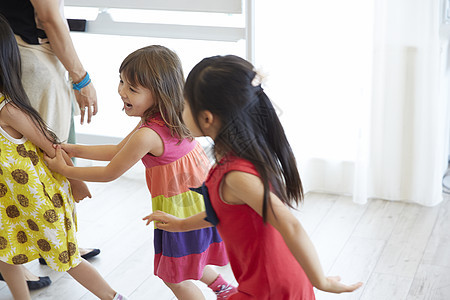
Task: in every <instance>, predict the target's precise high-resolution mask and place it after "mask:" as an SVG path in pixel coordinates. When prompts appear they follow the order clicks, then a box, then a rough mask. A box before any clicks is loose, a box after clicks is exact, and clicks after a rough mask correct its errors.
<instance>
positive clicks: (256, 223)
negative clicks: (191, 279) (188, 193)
mask: <svg viewBox="0 0 450 300" xmlns="http://www.w3.org/2000/svg"><path fill="white" fill-rule="evenodd" d="M230 171H241V172H246V173H250V174H253V175H258V172H257V171H256V169H255V167H254V166H253V164H251V163H250V162H249V161H247V160H244V159H241V158H237V157H229V156H228V157H225V158H224V159H222V160H221V162H220V163H218V164H217V165H216V166H215V167H214V168H213V169H211V170H210V172H209V174H208V177H207V179H206V182H205V186H206V189H207V192H208V193H209V198H210V199H209V200H210V202H211V203H210V205H209V204H208V203H207V211H208V213H209V214H208V217H207V219H208V218H210V217H211V211H212V210H213V212H212V214H213V215H214V213H215V215H216V217H217V219H216V221H218V223H217V225H216V227H217V230H218V231H219V233H220V236H221V237H222V239H223V241H224V242H225V247H226V250H227V254H228V258H229V260H230V264H231V268H232V270H233V273H234V276H235V278H236V280H237V282H238V283H239V286H238V290H239V292H238V293H237V294H234V295H232V296H231V297H230V298H229V299H230V300H239V299H258V300H264V299H267V300H269V299H270V300H274V299H277V300H284V299H286V300H287V299H302V300H312V299H315V296H314V291H313V287H312V285H311V282H310V281H309V279H308V277H307V276H306V274H305V272H304V271H303V269H302V267H301V266H300V264H299V263H298V262H297V260H296V259H295V258H294V256H293V255H292V253H291V252H290V250H289V248H288V247H287V246H286V243H285V242H284V240H283V238H282V236H281V235H280V233H279V232H278V231H277V230H276V229H275V228H274V227H273V226H272V225H270V224H269V223H266V224H264V222H263V219H262V217H261V216H260V215H259V214H258V213H257V212H256V211H254V210H253V209H252V208H251V207H250V206H248V205H230V204H227V203H225V202H223V201H222V199H221V198H220V192H219V187H220V183H221V181H222V178H223V177H224V175H225V174H227V173H228V172H230ZM205 199H206V198H205ZM206 200H208V199H206ZM208 206H212V210H211V207H209V210H208Z"/></svg>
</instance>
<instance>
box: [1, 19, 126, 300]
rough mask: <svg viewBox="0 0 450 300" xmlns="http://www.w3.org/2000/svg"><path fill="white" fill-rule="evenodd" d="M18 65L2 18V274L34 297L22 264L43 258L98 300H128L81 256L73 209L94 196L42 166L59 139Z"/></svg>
mask: <svg viewBox="0 0 450 300" xmlns="http://www.w3.org/2000/svg"><path fill="white" fill-rule="evenodd" d="M20 64H21V62H20V56H19V50H18V47H17V44H16V40H15V39H14V35H13V32H12V30H11V28H10V27H9V25H8V23H7V22H6V20H5V19H4V18H3V16H1V15H0V272H1V274H2V275H3V278H4V279H5V281H6V283H7V284H8V287H9V289H10V290H11V293H12V295H13V297H14V299H31V298H30V294H29V291H28V287H27V284H26V281H25V276H24V274H23V269H22V268H21V267H20V265H22V264H24V263H27V262H30V261H32V260H35V259H37V258H39V257H42V258H44V259H45V261H46V262H47V264H48V265H49V266H50V267H51V268H52V269H54V270H56V271H60V272H64V271H67V272H68V273H69V274H70V275H71V276H73V277H74V278H75V279H76V280H77V281H78V282H79V283H81V284H82V285H83V286H85V287H86V288H87V289H88V290H90V291H91V292H92V293H93V294H95V295H96V296H97V297H99V298H100V299H125V298H124V297H123V296H121V295H120V294H117V293H116V292H115V291H114V290H113V289H112V288H111V287H110V286H109V285H108V284H107V283H106V281H105V280H104V279H103V278H102V277H101V276H100V274H99V273H98V272H97V271H96V270H95V269H94V268H93V267H92V266H91V265H90V264H89V263H88V262H86V261H85V260H84V259H82V258H81V257H80V253H79V251H78V246H77V241H76V236H75V235H76V215H75V210H74V205H75V200H77V201H79V200H81V199H83V198H85V197H90V193H89V190H88V188H87V186H86V185H85V184H84V183H83V182H81V181H76V180H71V181H70V182H69V181H68V180H67V179H66V178H65V177H64V176H62V175H60V174H57V173H52V172H51V171H50V170H49V169H48V168H47V165H46V164H45V163H44V159H43V153H44V152H45V153H46V154H47V155H50V156H54V155H55V150H54V149H53V146H52V145H53V143H57V142H58V141H57V138H56V136H55V134H54V133H53V132H51V131H50V130H49V129H48V128H47V127H46V125H45V123H44V122H43V121H42V119H41V117H40V116H39V114H38V113H37V111H35V110H34V109H33V108H32V106H31V105H30V101H29V99H28V97H27V95H26V94H25V91H24V89H23V87H22V84H21V74H20V70H21V65H20ZM65 159H66V160H67V163H69V164H71V160H70V158H68V157H66V158H65ZM72 192H73V195H72Z"/></svg>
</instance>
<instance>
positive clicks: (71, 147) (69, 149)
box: [53, 144, 76, 157]
mask: <svg viewBox="0 0 450 300" xmlns="http://www.w3.org/2000/svg"><path fill="white" fill-rule="evenodd" d="M60 146H61V149H63V150H64V151H65V152H66V153H67V155H68V156H69V157H75V153H74V146H76V145H74V144H60ZM57 147H58V145H53V148H55V149H56V148H57Z"/></svg>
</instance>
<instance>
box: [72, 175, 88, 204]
mask: <svg viewBox="0 0 450 300" xmlns="http://www.w3.org/2000/svg"><path fill="white" fill-rule="evenodd" d="M69 181H70V186H71V188H72V195H73V198H74V199H75V202H77V203H78V202H80V201H81V200H83V199H84V198H86V197H88V198H92V195H91V192H90V191H89V188H88V186H87V184H86V183H85V182H84V181H80V180H70V179H69Z"/></svg>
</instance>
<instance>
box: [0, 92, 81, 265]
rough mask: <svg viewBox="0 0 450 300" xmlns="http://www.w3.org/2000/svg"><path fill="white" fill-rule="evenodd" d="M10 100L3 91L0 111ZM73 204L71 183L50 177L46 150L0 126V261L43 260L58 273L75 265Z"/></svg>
mask: <svg viewBox="0 0 450 300" xmlns="http://www.w3.org/2000/svg"><path fill="white" fill-rule="evenodd" d="M7 102H8V100H5V97H4V96H3V95H2V94H1V93H0V110H1V109H2V108H3V107H4V105H5V104H6V103H7ZM75 235H76V214H75V202H74V199H73V196H72V193H71V188H70V184H69V181H68V180H67V178H65V177H64V176H62V175H60V174H58V173H52V172H51V171H50V170H49V169H48V167H47V166H46V165H45V163H44V159H43V152H42V151H41V150H40V149H39V148H37V147H36V146H35V145H34V144H33V143H32V142H31V141H28V140H27V139H26V138H25V137H22V138H21V139H15V138H13V137H11V136H10V135H9V134H8V133H6V132H5V131H4V130H3V128H1V127H0V260H1V261H3V262H6V263H9V264H15V265H20V264H24V263H27V262H29V261H32V260H35V259H37V258H39V257H43V258H44V259H45V261H46V262H47V264H48V265H49V266H50V267H51V268H52V269H54V270H56V271H61V272H62V271H67V270H68V269H70V268H73V267H75V266H77V265H78V264H79V263H80V262H81V259H80V254H79V252H78V246H77V241H76V236H75Z"/></svg>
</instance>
